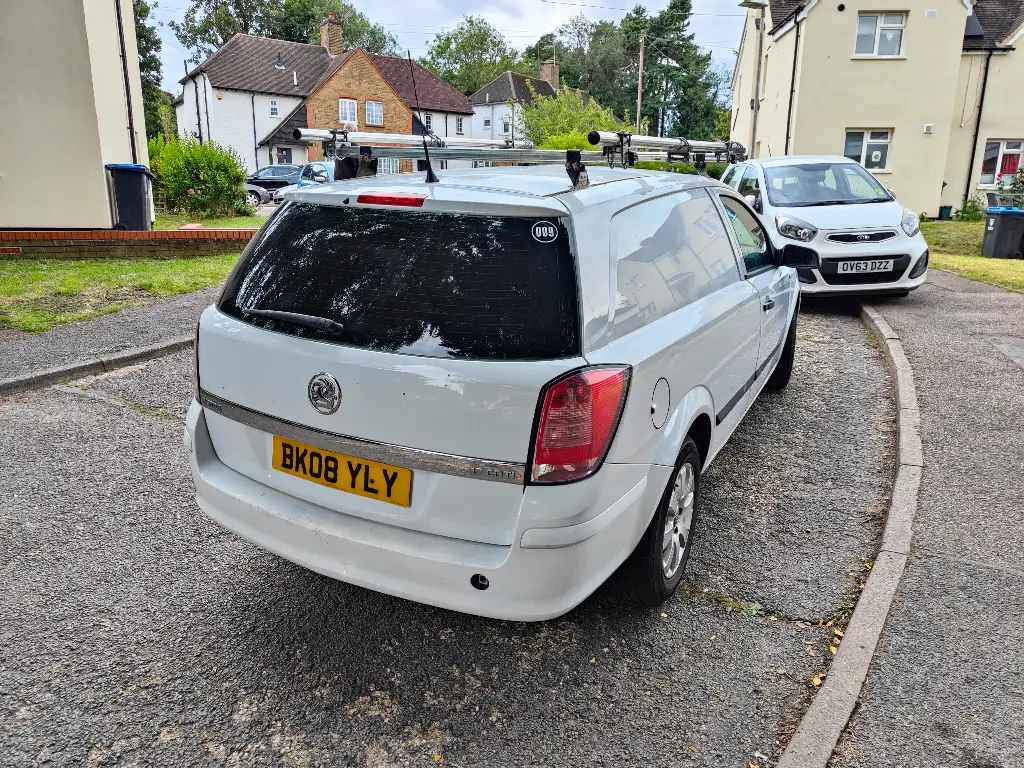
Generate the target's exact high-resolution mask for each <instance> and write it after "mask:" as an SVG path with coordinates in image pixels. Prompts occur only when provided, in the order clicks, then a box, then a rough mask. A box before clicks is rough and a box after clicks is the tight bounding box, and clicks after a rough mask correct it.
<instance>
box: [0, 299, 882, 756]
mask: <svg viewBox="0 0 1024 768" xmlns="http://www.w3.org/2000/svg"><path fill="white" fill-rule="evenodd" d="M190 366H191V355H190V353H187V352H186V353H179V354H176V355H172V356H169V357H165V358H162V359H159V360H155V361H151V362H149V363H146V364H144V365H141V366H136V367H134V368H128V369H122V370H120V371H115V372H113V373H110V374H106V375H104V376H101V377H98V378H95V379H90V380H84V381H82V382H78V383H77V386H75V387H66V386H65V387H52V388H47V389H43V390H38V391H34V392H29V393H23V394H20V395H17V396H13V397H10V398H7V399H6V400H3V401H0V456H3V457H4V459H3V461H2V462H0V488H2V489H3V493H2V494H0V566H2V567H0V589H2V590H3V596H4V599H3V600H2V601H0V648H2V653H0V755H3V756H4V757H3V760H2V762H4V764H11V765H35V764H53V765H89V766H108V765H153V766H181V765H197V764H212V765H288V766H307V765H308V766H315V765H344V766H347V765H367V766H391V765H427V764H429V765H438V764H440V765H452V766H475V765H491V766H506V765H516V766H532V765H536V766H542V765H543V766H551V765H562V766H576V765H588V766H590V765H625V764H631V765H641V764H642V765H649V766H662V765H673V766H680V765H701V766H716V767H720V766H749V765H750V764H753V765H755V766H764V765H767V764H768V762H769V759H771V758H773V757H776V756H777V755H778V754H779V753H780V752H781V746H780V743H781V742H780V740H782V741H784V740H785V738H786V736H787V734H788V733H789V732H790V731H791V729H792V727H793V726H794V724H795V722H796V721H797V719H798V718H799V716H800V714H801V713H802V711H803V709H804V708H805V707H806V704H807V702H808V700H809V698H810V696H811V692H812V691H813V686H812V685H811V682H810V681H811V680H812V678H813V677H814V676H815V675H819V674H821V673H823V672H824V671H825V669H826V667H827V663H828V659H829V656H830V654H829V650H828V644H829V640H830V639H831V638H832V630H831V629H830V628H828V627H824V626H823V627H819V626H816V624H815V625H812V624H811V622H815V623H816V622H817V621H818V620H821V621H822V623H824V622H826V621H828V620H830V619H836V618H837V617H838V618H839V619H840V620H841V618H842V616H843V615H844V612H845V611H847V610H848V609H849V607H850V606H851V605H852V603H853V602H854V600H855V599H856V591H857V583H858V580H859V577H860V575H861V574H862V573H863V571H864V564H865V562H866V561H869V560H870V559H871V557H872V555H873V553H874V552H875V550H876V549H877V542H878V536H879V533H880V529H881V521H880V515H879V513H880V511H881V510H882V509H884V506H885V499H886V496H887V494H888V489H889V484H890V477H889V475H890V472H891V463H892V451H893V437H894V435H893V408H892V404H891V393H890V382H889V380H888V377H887V374H886V372H885V369H884V365H883V363H882V361H881V358H880V355H879V354H878V351H877V349H876V348H874V347H873V346H872V345H871V344H869V342H868V339H867V336H866V333H865V330H864V328H863V326H862V325H861V324H860V322H859V320H857V319H856V318H853V317H848V316H844V315H841V314H836V315H831V314H827V313H821V312H818V313H815V312H811V313H805V314H804V315H803V316H802V317H801V320H800V343H799V345H798V360H797V370H796V372H795V374H794V377H793V381H792V383H791V385H790V387H789V389H788V390H787V391H786V392H785V393H783V394H781V395H765V396H763V397H762V398H761V399H760V400H759V402H758V403H756V404H755V406H754V407H753V409H752V411H751V413H750V414H749V416H748V418H747V419H746V421H745V422H744V424H743V425H742V426H741V428H740V429H739V430H738V432H737V433H736V434H735V435H734V437H733V438H732V440H731V441H730V444H729V445H728V446H727V448H726V449H725V451H724V452H723V453H722V454H721V456H720V457H719V458H718V459H717V460H716V462H715V464H714V465H712V467H711V468H709V470H708V474H707V475H706V477H707V482H706V485H705V488H706V489H707V496H706V498H705V503H704V505H703V508H702V510H701V512H702V515H703V517H702V518H701V520H700V528H699V530H698V534H697V539H696V541H695V544H694V551H693V557H692V560H691V563H690V569H689V581H688V582H684V587H685V588H684V589H682V590H681V591H680V593H679V594H678V595H676V596H675V597H674V598H673V599H672V600H670V601H669V603H668V604H667V605H666V606H665V608H664V610H663V611H660V612H659V611H654V612H649V611H641V610H638V609H635V608H632V607H629V606H628V605H625V604H624V603H622V602H621V601H620V600H619V598H618V597H617V596H616V595H615V593H614V592H613V591H612V590H610V589H608V588H602V590H599V592H598V593H597V594H596V595H595V596H594V597H592V598H591V599H589V600H587V601H586V602H585V603H584V604H583V605H581V606H580V607H579V608H577V609H576V610H574V611H573V612H571V613H569V614H568V615H566V616H564V617H562V618H560V619H557V620H554V621H550V622H547V623H540V624H520V623H512V622H500V621H492V620H487V619H480V618H476V617H473V616H467V615H462V614H457V613H452V612H449V611H444V610H440V609H435V608H430V607H426V606H422V605H418V604H414V603H410V602H406V601H403V600H400V599H396V598H391V597H387V596H384V595H380V594H377V593H374V592H370V591H367V590H363V589H360V588H356V587H351V586H348V585H346V584H342V583H340V582H335V581H332V580H330V579H327V578H324V577H322V576H319V575H317V574H314V573H311V572H309V571H306V570H304V569H302V568H300V567H298V566H295V565H293V564H291V563H288V562H286V561H284V560H281V559H279V558H277V557H275V556H273V555H270V554H268V553H265V552H263V551H261V550H259V549H257V548H256V547H254V546H252V545H250V544H248V543H246V542H244V541H242V540H240V539H238V538H236V537H234V536H233V535H231V534H229V533H227V532H225V531H223V530H221V529H220V528H218V527H217V526H216V525H215V524H213V523H212V522H210V521H209V520H207V519H206V518H205V517H204V516H203V515H202V514H201V513H200V512H199V511H198V510H197V508H196V506H195V503H194V501H193V499H192V494H193V487H192V483H191V479H190V477H189V474H188V469H187V465H186V461H185V456H184V449H183V448H182V446H181V431H182V424H181V419H182V417H183V415H184V412H185V408H186V405H187V402H188V400H189V398H190V396H191V395H190V393H191V375H190ZM766 613H769V614H773V615H771V616H768V615H765V614H766Z"/></svg>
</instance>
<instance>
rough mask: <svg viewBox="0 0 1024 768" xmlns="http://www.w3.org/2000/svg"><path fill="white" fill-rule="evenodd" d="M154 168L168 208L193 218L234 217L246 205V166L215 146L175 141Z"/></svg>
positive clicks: (163, 150) (233, 154)
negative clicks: (239, 208)
mask: <svg viewBox="0 0 1024 768" xmlns="http://www.w3.org/2000/svg"><path fill="white" fill-rule="evenodd" d="M150 164H151V165H153V166H154V167H153V172H154V173H155V174H156V176H157V181H158V182H159V184H160V185H161V186H162V187H163V190H164V194H165V195H166V197H167V204H168V206H169V207H171V208H172V209H174V210H179V211H184V212H185V213H188V214H189V215H193V216H232V215H234V214H235V212H236V210H237V209H238V207H239V206H240V205H243V204H244V203H245V188H244V187H243V186H242V184H243V182H244V181H245V178H246V171H245V165H244V164H243V162H242V158H241V157H239V156H238V153H237V152H235V151H234V150H233V149H230V148H228V147H222V146H220V145H219V144H215V143H214V142H210V141H208V142H206V143H203V144H200V143H199V142H198V141H196V140H195V139H191V138H189V139H184V140H182V141H171V142H169V143H167V144H165V145H164V146H163V147H162V148H160V149H159V152H158V163H157V164H155V165H154V163H153V159H152V157H151V158H150Z"/></svg>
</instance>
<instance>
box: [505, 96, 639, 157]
mask: <svg viewBox="0 0 1024 768" xmlns="http://www.w3.org/2000/svg"><path fill="white" fill-rule="evenodd" d="M526 85H527V87H528V88H529V89H530V94H531V98H532V100H531V101H530V102H529V103H524V104H523V105H522V111H521V112H520V113H519V122H520V125H519V128H520V130H521V131H522V133H523V134H524V135H525V136H526V138H528V139H529V140H530V141H532V142H533V143H534V144H537V145H546V144H547V141H548V138H549V137H551V138H554V137H556V136H565V135H567V134H568V135H580V134H582V135H584V136H585V135H586V133H587V132H588V131H592V130H593V131H617V130H620V128H621V127H622V126H621V124H620V123H619V121H618V120H616V119H615V115H614V114H612V111H611V110H610V109H605V108H604V107H602V106H601V105H600V104H598V103H597V102H596V101H594V100H593V99H589V98H588V99H584V97H583V92H582V91H578V90H576V89H574V88H566V87H564V86H563V87H562V88H561V89H559V90H558V92H557V93H556V94H555V95H554V96H553V97H550V96H540V95H538V94H537V92H536V91H534V90H533V86H532V85H531V84H530V82H529V81H527V82H526ZM516 135H519V131H517V132H516ZM582 148H585V149H593V147H591V146H590V144H589V143H588V144H587V145H586V147H582ZM554 149H563V147H554ZM564 149H581V147H564Z"/></svg>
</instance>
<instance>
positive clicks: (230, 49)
mask: <svg viewBox="0 0 1024 768" xmlns="http://www.w3.org/2000/svg"><path fill="white" fill-rule="evenodd" d="M353 53H354V51H346V52H345V53H343V54H341V55H340V56H337V57H333V58H332V57H331V56H330V55H329V54H328V53H327V49H326V48H324V47H323V46H322V45H311V44H308V43H292V42H289V41H287V40H276V39H274V38H271V37H254V36H253V35H243V34H237V35H235V36H234V37H232V38H231V39H230V40H228V41H227V42H226V43H225V44H224V45H223V46H221V48H220V49H219V50H218V51H217V52H216V53H214V54H212V55H211V56H210V57H209V58H208V59H206V61H204V62H203V63H202V64H200V65H199V66H198V67H196V68H195V69H193V70H192V71H191V72H190V73H189V74H188V75H187V76H185V77H183V78H182V79H181V80H179V82H180V83H182V84H184V83H185V82H187V81H188V78H189V77H192V76H193V75H194V74H196V73H198V72H205V73H206V74H207V76H208V77H209V78H210V84H211V85H212V86H213V87H214V88H229V89H232V90H238V91H256V92H257V93H272V94H281V95H289V96H301V97H304V98H305V97H308V96H309V95H311V94H312V93H314V92H315V91H316V90H317V89H318V88H319V87H320V86H321V85H322V84H323V83H325V82H326V81H327V80H328V78H330V76H331V75H333V74H334V73H335V72H337V71H338V70H339V69H340V68H341V66H342V65H343V64H344V63H345V62H346V61H348V60H349V58H350V57H351V56H352V54H353ZM366 55H367V57H368V58H369V59H370V61H372V62H373V64H374V66H375V67H377V69H379V70H380V73H381V74H382V75H383V76H384V79H385V80H387V81H388V83H390V84H391V87H392V88H394V89H395V91H396V92H397V93H398V95H399V96H401V97H402V99H403V100H404V101H405V103H406V104H408V105H409V106H410V107H414V108H415V107H416V98H415V95H414V90H413V86H412V75H411V73H410V70H409V61H408V60H407V59H401V58H395V57H392V56H378V55H376V54H372V53H368V54H366ZM278 63H280V65H281V66H282V67H283V68H281V69H279V68H278V67H277V65H278ZM413 67H415V69H416V90H415V93H418V94H419V106H421V107H422V108H423V109H430V110H435V111H438V112H456V113H459V114H463V115H471V114H473V108H472V107H471V106H470V105H469V101H468V100H467V99H466V97H465V96H464V95H463V94H462V93H460V92H459V91H458V90H457V89H455V88H453V87H452V86H450V85H448V83H446V82H444V81H443V80H442V79H441V78H439V77H438V76H437V75H435V74H434V73H433V72H431V71H430V70H428V69H424V68H423V67H422V66H421V65H420V64H418V63H416V62H413ZM293 72H294V75H293ZM296 83H297V84H296Z"/></svg>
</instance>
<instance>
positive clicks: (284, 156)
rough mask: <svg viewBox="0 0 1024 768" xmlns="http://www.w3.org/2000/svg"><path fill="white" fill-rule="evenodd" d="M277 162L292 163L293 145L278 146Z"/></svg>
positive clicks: (282, 163)
mask: <svg viewBox="0 0 1024 768" xmlns="http://www.w3.org/2000/svg"><path fill="white" fill-rule="evenodd" d="M277 162H278V163H280V164H281V165H291V164H292V148H291V147H278V148H277Z"/></svg>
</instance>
